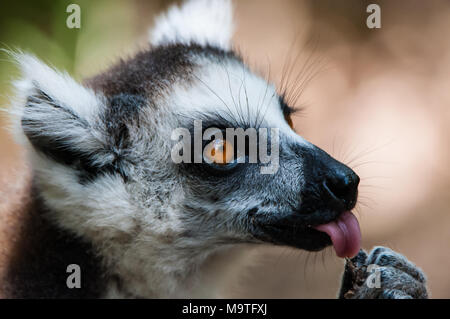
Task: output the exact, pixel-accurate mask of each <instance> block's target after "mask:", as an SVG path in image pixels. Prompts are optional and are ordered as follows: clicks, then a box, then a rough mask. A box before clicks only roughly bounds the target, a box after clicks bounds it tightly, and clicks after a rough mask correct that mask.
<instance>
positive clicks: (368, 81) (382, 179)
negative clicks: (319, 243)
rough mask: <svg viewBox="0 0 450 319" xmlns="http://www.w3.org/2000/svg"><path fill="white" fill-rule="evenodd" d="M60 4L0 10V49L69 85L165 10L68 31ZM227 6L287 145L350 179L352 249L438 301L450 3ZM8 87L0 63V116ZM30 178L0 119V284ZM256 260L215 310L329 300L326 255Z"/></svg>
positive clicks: (126, 51)
mask: <svg viewBox="0 0 450 319" xmlns="http://www.w3.org/2000/svg"><path fill="white" fill-rule="evenodd" d="M73 2H74V1H53V0H41V1H32V0H19V1H2V2H1V4H0V47H1V48H7V49H15V48H20V49H22V50H24V51H29V52H32V53H34V54H36V55H37V56H38V57H40V58H41V59H43V60H44V61H46V62H47V63H50V64H52V65H54V66H55V67H57V68H60V69H65V70H67V71H68V72H69V73H70V74H72V75H73V76H74V77H75V78H76V79H79V80H81V79H83V78H86V77H89V76H92V75H94V74H96V73H98V72H100V71H101V70H104V69H105V68H107V67H108V66H110V65H112V64H113V63H114V62H115V61H117V60H118V58H119V57H127V56H130V55H132V54H133V52H136V51H137V50H139V49H140V48H142V47H145V45H146V41H147V30H148V29H149V28H150V27H151V26H152V23H153V18H154V17H155V15H156V14H158V13H159V12H161V11H162V10H164V9H165V8H166V7H167V6H169V5H170V4H171V3H172V2H173V1H164V0H152V1H144V0H130V1H116V0H114V1H112V0H96V1H75V3H77V4H79V5H80V7H81V28H80V29H69V28H67V27H66V19H67V17H68V15H69V13H66V7H67V6H68V5H69V4H70V3H73ZM370 3H377V4H379V5H380V7H381V28H380V29H369V28H367V26H366V19H367V17H368V16H369V14H370V13H367V12H366V8H367V6H368V5H369V4H370ZM234 4H235V21H236V32H235V37H234V43H235V47H236V48H238V49H239V51H240V52H241V54H242V55H243V56H244V58H245V60H246V61H247V62H248V63H249V64H250V65H251V66H253V67H254V68H255V69H257V70H260V71H261V72H262V73H264V74H266V75H267V74H269V73H268V72H269V70H270V78H271V80H272V81H273V82H275V83H279V84H280V83H281V82H283V81H282V79H284V87H285V88H286V89H287V91H288V92H290V93H291V94H290V99H291V100H290V102H291V103H292V104H295V105H296V106H302V107H304V110H303V112H302V113H301V114H300V115H299V116H297V117H295V129H296V131H297V132H298V133H299V134H301V135H302V136H304V137H305V138H306V139H308V140H310V141H311V142H313V143H314V144H316V145H318V146H319V147H321V148H323V149H325V150H326V151H327V152H329V153H330V154H332V155H333V156H335V157H336V158H337V159H339V160H341V161H343V162H345V163H347V164H349V165H350V166H351V167H352V168H354V170H355V171H356V172H357V173H358V174H359V175H360V176H361V188H360V202H359V204H358V206H357V209H356V211H355V213H356V214H357V216H358V218H359V220H360V224H361V228H362V233H363V247H364V248H365V249H370V248H371V247H372V246H374V245H385V246H389V247H391V248H393V249H395V250H397V251H399V252H401V253H403V254H405V255H406V256H407V257H408V258H409V259H410V260H412V261H414V262H415V263H416V264H417V265H419V266H420V267H421V268H422V269H424V271H425V272H426V274H427V275H428V279H429V286H430V288H431V292H432V297H435V298H449V297H450V274H449V271H450V208H449V207H450V196H449V195H450V165H449V163H450V127H449V126H450V39H448V34H449V33H450V2H449V1H445V0H442V1H438V0H428V1H420V0H408V1H406V0H402V1H400V0H399V1H376V2H375V1H363V0H346V1H333V0H305V1H301V0H235V1H234ZM17 76H18V70H17V69H16V67H15V65H14V64H13V63H11V61H10V60H9V58H8V56H7V55H6V54H4V53H3V52H0V106H2V107H8V99H9V95H10V94H11V93H12V91H11V85H10V83H11V80H12V79H14V78H16V77H17ZM300 93H301V94H300ZM29 176H30V175H29V170H28V168H27V167H26V166H25V165H24V160H23V154H22V152H21V149H20V147H19V146H17V145H16V144H14V142H13V140H12V138H11V136H10V134H9V133H8V131H7V121H6V120H5V118H4V116H3V115H2V114H0V274H1V271H2V264H4V263H2V260H4V259H5V258H7V257H8V247H9V246H10V244H11V241H13V238H14V233H15V232H16V231H17V230H18V229H19V227H20V216H18V215H17V214H15V212H16V211H17V210H18V207H20V205H21V203H22V202H23V195H24V193H25V192H26V187H24V186H25V185H26V184H27V181H28V180H29ZM223 258H225V259H226V256H225V257H223ZM249 258H250V257H249ZM225 259H223V260H219V261H216V263H217V267H220V263H221V262H226V260H225ZM255 259H256V262H255V261H253V262H252V263H250V262H249V263H247V264H246V268H247V271H245V272H242V271H240V272H239V273H230V274H229V277H228V279H227V280H226V281H225V282H224V283H223V284H224V288H223V294H224V296H226V297H237V298H240V297H248V298H316V297H325V298H334V297H335V296H336V292H337V290H338V287H339V277H340V273H341V272H342V269H343V261H342V260H340V259H338V258H337V257H335V254H334V252H333V251H332V249H327V250H325V251H324V252H321V253H318V254H313V253H306V252H302V251H297V250H293V249H288V248H280V247H261V248H259V249H258V250H257V251H255V252H253V255H252V260H255ZM250 264H251V266H248V265H250Z"/></svg>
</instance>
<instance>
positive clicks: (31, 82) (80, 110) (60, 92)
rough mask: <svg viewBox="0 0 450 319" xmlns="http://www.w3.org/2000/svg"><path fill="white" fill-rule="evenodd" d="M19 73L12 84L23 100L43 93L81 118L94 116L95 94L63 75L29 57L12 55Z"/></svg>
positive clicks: (97, 101)
mask: <svg viewBox="0 0 450 319" xmlns="http://www.w3.org/2000/svg"><path fill="white" fill-rule="evenodd" d="M12 55H13V57H14V59H15V61H16V62H17V64H18V65H19V67H20V69H21V71H22V78H21V80H19V81H17V82H15V86H16V90H17V93H18V95H21V96H22V97H24V98H29V97H30V96H32V95H34V94H36V91H41V92H44V93H45V94H46V95H48V96H49V97H50V98H51V99H52V100H53V101H54V102H55V103H58V104H61V105H63V106H65V107H67V108H69V109H71V110H72V111H74V112H75V113H76V114H78V115H79V116H81V117H83V118H90V117H91V116H92V115H93V114H95V113H96V111H97V110H98V106H99V100H98V98H97V97H96V95H95V93H94V92H92V91H91V90H90V89H87V88H85V87H84V86H82V85H81V84H80V83H78V82H76V81H75V80H74V79H73V78H72V77H71V76H70V75H69V74H67V73H66V72H59V71H57V70H56V69H54V68H51V67H49V66H48V65H47V64H45V63H43V62H41V61H40V60H39V59H38V58H36V57H35V56H33V55H30V54H24V53H12Z"/></svg>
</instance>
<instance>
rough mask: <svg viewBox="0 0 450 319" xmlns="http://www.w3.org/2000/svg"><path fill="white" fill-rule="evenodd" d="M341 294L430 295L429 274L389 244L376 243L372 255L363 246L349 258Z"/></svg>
mask: <svg viewBox="0 0 450 319" xmlns="http://www.w3.org/2000/svg"><path fill="white" fill-rule="evenodd" d="M339 298H346V299H412V298H414V299H426V298H428V292H427V288H426V278H425V275H424V273H423V272H422V270H421V269H419V268H418V267H417V266H416V265H414V264H413V263H411V262H410V261H408V260H407V259H406V258H405V257H404V256H403V255H401V254H399V253H397V252H395V251H393V250H391V249H389V248H386V247H381V246H379V247H375V248H374V249H373V250H372V251H371V252H370V253H369V255H367V253H366V252H365V251H364V250H360V251H359V253H358V255H356V256H355V257H353V258H352V259H349V260H347V263H346V265H345V271H344V275H343V278H342V287H341V291H340V294H339Z"/></svg>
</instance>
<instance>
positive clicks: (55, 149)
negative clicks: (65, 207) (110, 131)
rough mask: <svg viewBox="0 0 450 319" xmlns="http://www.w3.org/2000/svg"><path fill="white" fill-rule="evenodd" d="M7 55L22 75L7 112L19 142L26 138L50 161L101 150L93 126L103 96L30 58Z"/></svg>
mask: <svg viewBox="0 0 450 319" xmlns="http://www.w3.org/2000/svg"><path fill="white" fill-rule="evenodd" d="M10 55H11V56H12V57H13V58H14V60H15V61H16V63H17V64H18V65H19V67H20V69H21V71H22V77H21V79H20V80H18V81H16V82H15V89H16V95H15V97H14V98H13V99H12V101H11V102H12V105H11V108H10V110H9V113H10V114H11V120H12V125H13V129H14V130H15V136H16V138H17V139H18V141H19V142H22V141H24V137H25V136H26V138H27V139H28V141H29V142H31V144H32V145H33V146H34V147H35V149H38V150H39V151H41V152H42V153H45V154H47V155H50V156H52V157H54V158H56V157H58V156H59V157H61V154H63V153H66V154H69V155H73V160H75V157H76V156H81V155H80V154H83V156H85V154H94V153H95V152H97V151H98V150H99V149H102V148H104V145H105V143H104V142H103V141H102V136H101V134H100V133H99V132H98V130H96V129H95V125H94V124H95V123H96V119H97V117H98V113H99V111H100V110H101V107H102V106H103V102H104V101H103V96H99V95H97V94H95V93H94V92H93V91H91V90H90V89H88V88H85V87H84V86H82V85H81V84H79V83H78V82H76V81H75V80H73V79H72V78H71V77H70V76H69V75H68V74H67V73H61V72H58V71H57V70H55V69H53V68H51V67H49V66H48V65H46V64H45V63H43V62H41V61H40V60H38V59H37V58H36V57H34V56H33V55H29V54H23V53H11V52H10ZM86 156H87V155H86Z"/></svg>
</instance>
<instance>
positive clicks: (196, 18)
mask: <svg viewBox="0 0 450 319" xmlns="http://www.w3.org/2000/svg"><path fill="white" fill-rule="evenodd" d="M232 11H233V10H232V4H231V0H188V1H186V2H185V3H184V4H183V5H182V6H181V7H177V6H173V7H171V8H170V9H169V10H168V11H167V13H165V14H162V15H161V16H159V17H158V18H157V19H156V24H155V27H154V28H153V30H151V34H150V40H151V43H152V44H153V45H162V44H170V43H183V44H190V43H197V44H200V45H212V46H216V47H219V48H222V49H224V50H229V49H230V46H231V36H232V33H233V21H232V15H233V14H232Z"/></svg>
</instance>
